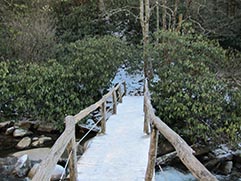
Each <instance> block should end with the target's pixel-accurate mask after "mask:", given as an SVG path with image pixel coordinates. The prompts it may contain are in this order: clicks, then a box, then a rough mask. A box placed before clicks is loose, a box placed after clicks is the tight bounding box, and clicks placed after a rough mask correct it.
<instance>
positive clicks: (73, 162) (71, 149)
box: [65, 117, 78, 181]
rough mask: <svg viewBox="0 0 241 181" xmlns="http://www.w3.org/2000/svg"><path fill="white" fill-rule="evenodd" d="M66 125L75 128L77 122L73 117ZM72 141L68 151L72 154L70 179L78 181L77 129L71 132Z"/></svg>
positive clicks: (69, 118)
mask: <svg viewBox="0 0 241 181" xmlns="http://www.w3.org/2000/svg"><path fill="white" fill-rule="evenodd" d="M65 122H66V124H70V126H71V127H75V120H74V118H73V117H66V120H65ZM71 135H72V136H71V137H72V139H71V140H70V142H69V144H68V146H67V151H68V154H71V156H70V160H69V178H70V180H71V181H77V179H78V172H77V155H76V154H77V151H76V141H75V129H74V130H73V131H72V132H71Z"/></svg>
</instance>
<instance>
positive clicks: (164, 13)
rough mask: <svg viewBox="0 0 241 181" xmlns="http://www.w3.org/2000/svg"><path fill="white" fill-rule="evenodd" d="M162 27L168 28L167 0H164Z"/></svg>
mask: <svg viewBox="0 0 241 181" xmlns="http://www.w3.org/2000/svg"><path fill="white" fill-rule="evenodd" d="M162 5H163V7H162V28H163V30H167V9H166V7H167V0H162Z"/></svg>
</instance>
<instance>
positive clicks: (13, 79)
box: [0, 37, 131, 128]
mask: <svg viewBox="0 0 241 181" xmlns="http://www.w3.org/2000/svg"><path fill="white" fill-rule="evenodd" d="M128 49H129V48H128V46H127V45H125V43H123V42H121V41H120V40H118V39H116V38H113V37H103V38H99V39H97V38H92V39H85V40H83V41H77V42H75V43H71V44H69V45H66V46H65V47H60V50H59V54H58V55H59V60H58V61H56V60H49V61H48V62H46V63H44V62H42V63H27V64H23V63H22V62H21V61H20V62H19V61H9V62H6V61H5V62H1V63H0V74H1V75H0V80H1V84H0V111H1V112H0V113H1V117H2V118H3V117H5V118H15V119H18V120H19V119H21V118H22V117H27V118H32V119H34V120H36V119H39V120H41V121H46V122H52V123H54V124H55V125H56V126H57V127H59V128H61V127H62V126H63V119H64V117H65V115H73V114H76V113H78V112H79V111H80V110H81V109H83V108H85V107H86V106H88V105H90V104H91V103H94V102H95V101H97V99H99V98H100V97H101V96H102V94H103V92H104V89H105V88H107V87H108V84H109V83H110V80H111V79H112V78H113V77H114V75H115V72H116V71H117V68H118V67H119V66H120V65H121V64H122V63H123V62H124V60H125V59H127V58H128V54H127V53H128V51H129V52H130V51H131V50H128ZM60 57H62V58H60Z"/></svg>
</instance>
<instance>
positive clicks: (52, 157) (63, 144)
mask: <svg viewBox="0 0 241 181" xmlns="http://www.w3.org/2000/svg"><path fill="white" fill-rule="evenodd" d="M121 85H123V93H122V90H121V89H122V86H121ZM117 91H118V95H119V100H120V102H121V101H122V97H123V96H124V95H125V94H126V82H125V81H123V82H121V83H119V84H118V85H117V86H115V87H114V88H112V89H111V90H110V91H109V92H108V93H107V94H105V95H104V96H103V97H102V99H100V100H99V101H98V102H96V103H95V104H93V105H91V106H89V107H87V108H85V109H84V110H82V111H80V112H79V113H78V114H76V115H75V116H67V117H66V118H65V130H64V132H63V133H62V134H61V135H60V137H59V138H58V139H57V140H56V142H55V144H54V145H53V146H52V148H51V149H50V152H49V154H48V155H47V157H46V158H45V159H44V160H42V161H41V163H40V165H39V167H38V169H37V171H36V174H35V175H34V177H33V179H32V181H39V180H44V181H48V180H50V178H51V175H52V172H53V170H54V168H55V165H56V164H57V162H58V160H59V159H60V157H61V155H62V154H63V153H64V151H65V149H67V151H68V153H69V155H70V160H69V164H68V166H69V173H70V174H69V175H70V180H71V181H77V159H76V146H77V145H76V141H75V140H76V138H75V125H76V124H77V123H78V122H79V121H80V120H81V119H83V118H85V117H86V116H88V115H89V114H90V113H91V112H93V111H95V110H96V109H98V108H101V115H102V118H101V133H105V129H106V127H105V123H106V119H107V117H106V101H107V99H108V98H109V97H112V100H113V114H116V113H117V102H118V98H117V96H116V92H117Z"/></svg>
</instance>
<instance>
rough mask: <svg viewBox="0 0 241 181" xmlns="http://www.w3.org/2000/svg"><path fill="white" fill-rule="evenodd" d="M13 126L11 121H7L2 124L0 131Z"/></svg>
mask: <svg viewBox="0 0 241 181" xmlns="http://www.w3.org/2000/svg"><path fill="white" fill-rule="evenodd" d="M10 124H11V121H5V122H1V123H0V129H4V128H6V127H8V126H9V125H10Z"/></svg>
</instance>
